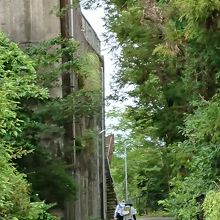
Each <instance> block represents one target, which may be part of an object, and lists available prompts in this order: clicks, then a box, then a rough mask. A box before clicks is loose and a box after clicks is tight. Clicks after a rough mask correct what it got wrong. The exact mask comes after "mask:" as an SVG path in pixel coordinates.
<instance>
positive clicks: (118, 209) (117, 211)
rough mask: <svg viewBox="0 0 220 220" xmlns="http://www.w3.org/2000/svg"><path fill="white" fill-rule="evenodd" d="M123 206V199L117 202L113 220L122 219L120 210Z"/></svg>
mask: <svg viewBox="0 0 220 220" xmlns="http://www.w3.org/2000/svg"><path fill="white" fill-rule="evenodd" d="M124 206H125V203H124V201H122V202H120V203H119V204H117V206H116V208H115V213H114V219H115V220H123V215H122V210H123V208H124Z"/></svg>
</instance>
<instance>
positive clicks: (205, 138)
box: [106, 0, 220, 220]
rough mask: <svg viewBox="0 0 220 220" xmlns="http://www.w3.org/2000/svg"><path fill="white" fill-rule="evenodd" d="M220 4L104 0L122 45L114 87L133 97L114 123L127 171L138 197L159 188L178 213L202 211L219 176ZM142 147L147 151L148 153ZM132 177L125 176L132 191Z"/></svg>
mask: <svg viewBox="0 0 220 220" xmlns="http://www.w3.org/2000/svg"><path fill="white" fill-rule="evenodd" d="M219 7H220V4H219V1H215V0H213V1H209V0H199V1H193V0H186V1H181V0H173V1H130V0H127V1H121V0H109V1H107V6H106V9H107V12H108V13H109V14H108V17H107V18H106V19H107V20H106V26H107V28H108V29H109V30H110V31H113V32H114V36H115V37H116V39H117V40H118V44H119V45H120V49H121V53H120V55H119V57H118V60H119V62H118V66H119V67H120V69H119V72H118V73H117V75H116V80H115V90H116V91H117V90H118V88H122V87H125V88H126V86H127V85H129V88H131V89H130V90H129V91H128V92H127V94H128V96H130V97H132V98H133V100H134V103H133V104H132V105H131V106H128V107H127V106H126V109H125V111H124V113H123V114H122V116H120V117H121V123H120V126H119V128H118V130H121V128H122V130H123V132H124V133H127V134H128V135H127V137H126V139H128V140H129V141H128V142H126V143H128V146H129V147H130V149H131V152H132V153H133V152H136V154H134V155H135V156H134V157H132V158H131V161H132V163H131V161H128V163H129V162H130V164H133V163H134V161H135V160H138V161H139V163H140V164H142V165H140V166H137V167H136V169H135V171H133V170H132V171H131V172H132V175H134V178H133V179H135V176H136V173H137V171H139V172H140V173H141V174H142V175H140V176H139V180H140V182H143V183H147V184H143V185H142V186H141V187H140V189H139V190H138V191H139V192H141V191H143V192H145V195H144V196H142V197H140V199H143V200H144V199H147V196H146V195H147V193H150V192H151V191H152V190H155V191H157V192H160V190H161V191H162V189H163V190H164V191H163V192H162V197H164V198H167V199H165V200H164V201H163V202H161V203H160V204H163V206H164V208H165V209H166V210H168V211H169V212H171V213H172V214H173V215H174V216H175V217H176V219H181V220H183V219H186V220H188V219H198V218H201V219H202V216H203V212H202V203H203V199H204V198H203V197H205V196H206V193H207V192H209V191H210V190H212V189H213V187H214V184H213V182H214V181H216V180H217V179H218V178H219V165H218V164H219V153H220V152H219V149H218V148H219V146H218V144H219V87H220V84H219V71H220V66H219V61H220V60H219V57H220V51H219V47H220V40H219V13H220V8H219ZM116 94H117V93H116ZM114 98H115V99H117V98H118V100H121V99H120V98H121V97H117V95H116V97H114ZM117 147H118V146H117ZM119 148H120V144H119ZM148 149H151V150H150V151H149V150H148ZM143 151H144V152H145V153H146V152H148V153H149V152H153V153H151V154H149V155H150V159H149V158H147V156H146V158H142V155H143ZM117 154H118V152H117V151H116V156H118V155H117ZM158 155H160V157H158ZM161 158H162V159H161ZM118 159H119V158H118ZM158 161H162V162H163V163H164V166H161V163H160V162H159V163H158ZM142 162H143V163H142ZM143 164H144V165H143ZM113 165H114V160H113ZM146 167H147V168H146ZM112 169H113V170H114V169H116V168H112ZM164 170H165V171H164ZM114 175H117V172H115V174H114ZM120 176H121V174H120V175H118V177H115V178H116V180H117V178H118V179H119V177H120ZM155 180H164V181H161V182H160V183H159V185H160V186H158V185H157V184H156V181H155ZM117 182H118V181H117ZM137 183H138V182H135V183H134V182H133V181H132V180H130V183H129V184H131V185H132V187H133V188H132V189H133V191H136V189H137V186H138V184H137ZM151 183H152V184H151ZM135 187H136V188H135ZM167 194H169V196H168V197H167ZM207 199H210V201H215V198H213V200H212V198H210V197H208V198H207ZM151 200H154V201H158V198H156V197H152V198H151ZM209 204H210V207H211V206H212V202H209ZM148 206H150V204H148ZM153 206H154V207H156V204H154V205H153ZM158 207H160V206H158ZM209 210H211V208H210V209H209ZM207 213H211V211H210V212H209V211H208V212H207ZM210 215H212V214H210ZM214 215H215V214H213V216H214ZM207 217H209V214H207ZM212 218H214V217H210V219H212Z"/></svg>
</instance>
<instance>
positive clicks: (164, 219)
mask: <svg viewBox="0 0 220 220" xmlns="http://www.w3.org/2000/svg"><path fill="white" fill-rule="evenodd" d="M137 220H174V219H172V218H169V217H144V218H142V217H141V218H138V219H137Z"/></svg>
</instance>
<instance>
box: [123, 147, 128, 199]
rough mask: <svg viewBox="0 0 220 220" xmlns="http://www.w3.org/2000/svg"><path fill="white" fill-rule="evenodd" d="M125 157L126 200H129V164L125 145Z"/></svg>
mask: <svg viewBox="0 0 220 220" xmlns="http://www.w3.org/2000/svg"><path fill="white" fill-rule="evenodd" d="M124 157H125V200H128V164H127V147H126V145H124Z"/></svg>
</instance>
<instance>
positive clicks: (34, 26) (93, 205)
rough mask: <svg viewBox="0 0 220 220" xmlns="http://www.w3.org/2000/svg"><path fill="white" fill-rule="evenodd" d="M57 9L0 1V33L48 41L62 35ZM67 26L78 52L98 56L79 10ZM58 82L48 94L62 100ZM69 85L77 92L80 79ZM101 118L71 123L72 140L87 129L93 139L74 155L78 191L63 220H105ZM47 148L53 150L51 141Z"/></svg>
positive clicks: (30, 0)
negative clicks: (94, 53) (91, 219)
mask: <svg viewBox="0 0 220 220" xmlns="http://www.w3.org/2000/svg"><path fill="white" fill-rule="evenodd" d="M59 7H60V0H0V29H1V30H3V31H4V32H6V34H7V35H8V36H9V38H10V39H11V40H13V41H16V42H19V43H20V44H29V43H34V44H35V43H39V42H42V41H44V40H48V39H51V38H53V37H56V36H58V35H60V34H61V30H62V28H61V21H60V18H59V17H56V16H55V15H54V13H51V12H52V10H54V9H55V8H59ZM66 22H68V25H67V27H68V28H69V33H70V36H71V37H73V38H75V39H77V40H78V41H79V42H80V45H81V46H80V48H81V50H82V51H85V50H90V51H93V52H96V53H98V55H99V56H100V54H99V52H100V41H99V39H98V38H97V35H96V34H95V32H94V31H93V29H92V28H91V26H90V25H89V23H88V22H87V21H86V19H85V18H83V16H82V14H81V10H80V8H76V9H71V11H69V12H68V19H67V20H66ZM100 61H101V60H100ZM100 77H101V69H100ZM59 82H60V84H59V85H58V86H57V87H55V88H53V89H51V91H50V94H51V96H52V97H62V96H63V92H62V84H64V83H63V82H62V79H61V78H60V79H59ZM69 83H70V84H71V86H72V87H73V88H75V89H77V88H78V87H79V84H80V79H78V78H77V77H75V76H74V75H72V74H71V80H70V82H69ZM100 108H101V106H100ZM100 110H101V109H100ZM100 112H101V111H100ZM101 117H102V116H101V113H100V114H94V117H92V118H88V117H84V118H81V119H80V120H77V121H73V123H72V122H71V123H72V126H73V128H71V130H73V131H74V132H73V134H72V139H73V138H75V137H76V136H81V135H83V133H84V132H85V130H86V129H92V130H94V133H95V134H96V138H95V139H94V141H93V142H92V143H90V144H88V146H86V148H85V149H84V150H83V151H82V152H78V153H77V154H76V155H75V161H74V164H75V167H74V170H75V173H74V176H75V178H76V179H77V182H78V185H79V191H78V195H77V199H75V200H74V201H70V202H67V204H66V210H65V220H76V219H79V220H88V219H89V218H90V217H93V218H97V219H98V218H100V219H101V218H102V219H104V216H105V215H104V212H105V211H104V209H105V205H104V206H103V204H104V203H105V201H104V200H105V189H104V187H105V185H104V182H103V181H105V176H104V175H105V174H104V173H103V156H104V154H103V148H102V147H104V146H103V142H102V138H103V134H99V132H100V131H101V130H103V123H102V122H101ZM71 123H70V124H71ZM61 142H62V141H61ZM61 144H62V143H61ZM50 145H51V147H55V145H54V144H53V141H52V142H50ZM53 145H54V146H53Z"/></svg>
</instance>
